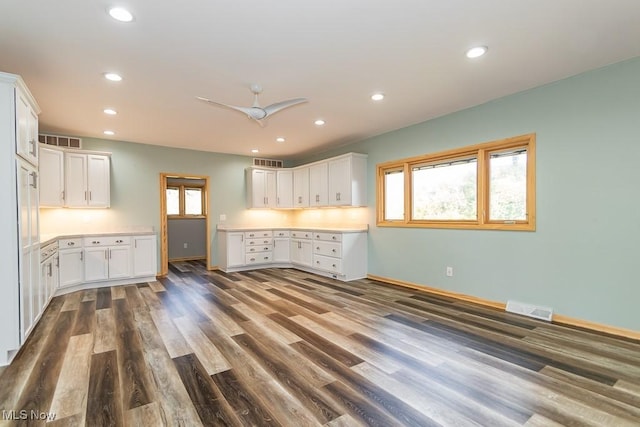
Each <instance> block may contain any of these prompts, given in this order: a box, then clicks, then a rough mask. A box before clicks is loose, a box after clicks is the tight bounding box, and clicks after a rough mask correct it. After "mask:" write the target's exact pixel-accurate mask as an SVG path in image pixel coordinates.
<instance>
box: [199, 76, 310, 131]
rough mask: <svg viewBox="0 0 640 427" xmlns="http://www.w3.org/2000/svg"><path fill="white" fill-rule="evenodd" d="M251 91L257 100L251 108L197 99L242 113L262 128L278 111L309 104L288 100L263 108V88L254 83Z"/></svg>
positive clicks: (296, 99) (303, 100) (300, 99)
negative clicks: (260, 99)
mask: <svg viewBox="0 0 640 427" xmlns="http://www.w3.org/2000/svg"><path fill="white" fill-rule="evenodd" d="M250 89H251V92H252V93H253V94H254V95H255V99H254V101H253V105H252V106H251V107H237V106H235V105H228V104H222V103H220V102H215V101H212V100H210V99H207V98H202V97H200V96H196V98H197V99H199V100H201V101H205V102H208V103H209V104H213V105H218V106H220V107H225V108H230V109H232V110H236V111H240V112H241V113H244V114H246V115H247V117H248V118H250V119H252V120H255V121H256V122H257V123H258V124H259V125H260V126H261V127H264V126H266V124H267V123H266V120H267V119H268V118H269V116H271V115H273V114H275V113H277V112H278V111H281V110H284V109H285V108H289V107H292V106H294V105H297V104H301V103H303V102H307V99H306V98H294V99H288V100H286V101H280V102H276V103H275V104H271V105H267V106H266V107H264V108H263V107H261V106H260V103H259V102H258V95H260V93H262V86H260V85H259V84H256V83H254V84H252V85H251V88H250Z"/></svg>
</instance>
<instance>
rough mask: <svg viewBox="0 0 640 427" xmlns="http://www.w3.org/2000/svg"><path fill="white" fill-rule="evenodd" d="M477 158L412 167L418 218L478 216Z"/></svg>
mask: <svg viewBox="0 0 640 427" xmlns="http://www.w3.org/2000/svg"><path fill="white" fill-rule="evenodd" d="M477 178H478V174H477V160H476V159H475V158H474V159H468V160H460V161H453V162H450V163H441V164H437V165H426V166H421V167H415V168H413V171H412V198H413V200H412V201H413V212H412V219H414V220H476V219H477V210H478V206H477V186H478V182H477V180H478V179H477Z"/></svg>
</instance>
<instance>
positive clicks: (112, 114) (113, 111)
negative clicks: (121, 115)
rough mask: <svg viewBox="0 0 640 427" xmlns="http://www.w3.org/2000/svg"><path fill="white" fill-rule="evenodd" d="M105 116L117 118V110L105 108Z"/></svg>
mask: <svg viewBox="0 0 640 427" xmlns="http://www.w3.org/2000/svg"><path fill="white" fill-rule="evenodd" d="M102 111H103V112H104V113H105V114H108V115H110V116H115V115H116V114H118V112H117V111H116V110H114V109H113V108H105V109H104V110H102Z"/></svg>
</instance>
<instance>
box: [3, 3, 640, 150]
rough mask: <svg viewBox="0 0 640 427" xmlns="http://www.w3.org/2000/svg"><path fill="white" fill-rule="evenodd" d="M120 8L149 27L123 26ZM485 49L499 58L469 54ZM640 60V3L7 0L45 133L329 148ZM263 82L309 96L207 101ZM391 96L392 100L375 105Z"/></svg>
mask: <svg viewBox="0 0 640 427" xmlns="http://www.w3.org/2000/svg"><path fill="white" fill-rule="evenodd" d="M112 5H118V6H126V7H128V8H129V9H130V10H131V12H132V13H133V14H134V16H135V21H134V22H131V23H121V22H117V21H114V20H113V19H112V18H110V17H109V16H108V14H107V13H106V10H107V9H108V7H109V6H112ZM475 45H486V46H488V47H489V52H488V53H487V54H486V55H485V56H484V57H482V58H478V59H475V60H469V59H467V58H466V57H465V56H464V52H465V50H466V49H467V48H469V47H472V46H475ZM637 56H640V1H639V0H484V1H479V0H396V1H389V0H324V1H302V0H234V1H231V0H227V1H221V0H217V1H216V0H182V1H179V2H178V1H168V0H164V1H163V0H155V1H152V0H144V1H143V0H114V1H113V2H111V1H106V0H56V1H52V0H1V1H0V71H5V72H10V73H16V74H20V75H22V76H23V78H24V80H25V81H26V83H27V85H28V86H29V88H30V89H31V91H32V92H33V94H34V96H35V97H36V99H37V100H38V103H39V104H40V107H41V108H42V114H41V116H40V119H41V124H40V129H41V132H45V133H58V134H65V135H66V134H69V135H77V136H85V137H98V138H113V139H117V140H123V141H132V142H141V143H147V144H156V145H166V146H176V147H183V148H190V149H197V150H205V151H215V152H223V153H235V154H242V155H249V156H251V155H254V154H252V153H251V152H250V150H251V149H253V148H257V149H259V150H260V154H258V155H257V156H260V157H273V158H292V157H296V156H302V155H305V154H310V153H315V152H320V151H323V150H325V149H328V148H330V147H331V146H336V145H342V144H346V143H349V142H353V141H356V140H360V139H362V138H365V137H368V136H373V135H378V134H381V133H384V132H387V131H390V130H393V129H398V128H401V127H404V126H407V125H410V124H414V123H418V122H422V121H425V120H427V119H430V118H433V117H437V116H441V115H444V114H447V113H450V112H453V111H457V110H460V109H464V108H467V107H470V106H473V105H477V104H480V103H483V102H486V101H489V100H491V99H495V98H498V97H502V96H505V95H508V94H511V93H515V92H518V91H522V90H525V89H528V88H532V87H535V86H539V85H542V84H545V83H548V82H552V81H556V80H558V79H562V78H565V77H568V76H571V75H575V74H578V73H580V72H583V71H586V70H590V69H594V68H598V67H601V66H604V65H607V64H611V63H614V62H618V61H621V60H624V59H628V58H632V57H637ZM108 71H115V72H118V73H120V74H122V75H123V77H124V80H123V81H122V82H119V83H113V82H108V81H106V80H105V79H104V78H103V77H102V74H103V73H105V72H108ZM251 83H260V84H262V86H263V87H264V92H263V93H262V95H261V98H260V100H261V103H262V105H263V106H264V105H268V104H271V103H273V102H278V101H281V100H284V99H289V98H297V97H306V98H308V99H309V102H308V103H306V104H301V105H298V106H295V107H291V108H289V109H286V110H283V111H282V112H279V113H278V114H276V115H275V116H273V117H272V118H271V119H270V120H269V124H268V126H266V127H265V128H261V127H260V126H258V125H257V124H256V123H255V122H252V121H250V120H248V119H247V118H246V117H245V116H244V115H243V114H241V113H239V112H236V111H232V110H228V109H224V108H218V107H215V106H212V105H208V104H206V103H204V102H201V101H198V100H196V99H195V97H196V96H203V97H206V98H210V99H213V100H216V101H219V102H223V103H228V104H234V105H240V106H249V105H251V103H252V101H253V97H252V94H251V92H250V91H249V86H250V84H251ZM375 91H382V92H384V93H385V94H386V96H387V97H386V99H385V100H384V101H382V102H380V103H374V102H372V101H371V100H370V98H369V96H370V95H371V94H372V93H373V92H375ZM106 107H112V108H115V109H116V110H117V111H118V113H119V114H118V115H117V116H115V117H109V116H106V115H105V114H104V113H103V112H102V110H103V109H104V108H106ZM317 118H323V119H324V120H326V125H325V126H324V127H322V128H320V127H317V126H315V125H314V124H313V122H314V120H315V119H317ZM105 129H112V130H114V131H115V132H116V135H115V136H113V137H105V136H104V135H103V134H102V132H103V130H105ZM278 136H284V137H285V138H286V139H287V140H286V142H284V143H277V142H276V141H275V138H276V137H278Z"/></svg>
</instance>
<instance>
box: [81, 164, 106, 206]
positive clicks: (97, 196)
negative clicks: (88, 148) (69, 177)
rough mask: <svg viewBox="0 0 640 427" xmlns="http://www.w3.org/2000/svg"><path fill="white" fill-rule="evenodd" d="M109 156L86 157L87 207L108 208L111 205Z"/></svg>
mask: <svg viewBox="0 0 640 427" xmlns="http://www.w3.org/2000/svg"><path fill="white" fill-rule="evenodd" d="M109 163H110V158H109V156H102V155H97V154H89V155H87V193H88V194H87V195H88V198H87V205H88V206H91V207H94V208H108V207H109V206H110V205H111V190H110V189H111V184H110V182H109V180H110V176H111V173H110V170H109Z"/></svg>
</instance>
